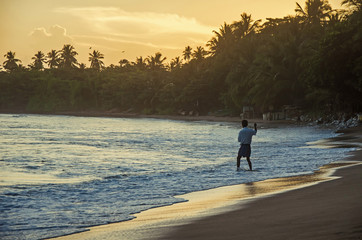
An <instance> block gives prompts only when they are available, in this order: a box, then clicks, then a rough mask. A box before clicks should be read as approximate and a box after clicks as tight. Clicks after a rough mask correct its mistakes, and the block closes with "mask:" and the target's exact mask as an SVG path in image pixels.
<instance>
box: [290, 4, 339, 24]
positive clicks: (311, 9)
mask: <svg viewBox="0 0 362 240" xmlns="http://www.w3.org/2000/svg"><path fill="white" fill-rule="evenodd" d="M331 10H332V7H331V5H330V4H329V3H328V0H307V1H306V2H305V7H304V9H303V8H302V6H301V5H300V4H299V3H297V8H296V9H295V12H296V13H297V15H298V16H300V17H301V18H302V19H303V21H304V22H306V23H311V24H320V23H321V22H323V21H324V20H325V19H326V18H327V17H328V15H329V13H330V11H331Z"/></svg>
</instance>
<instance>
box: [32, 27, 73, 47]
mask: <svg viewBox="0 0 362 240" xmlns="http://www.w3.org/2000/svg"><path fill="white" fill-rule="evenodd" d="M29 37H30V43H31V45H33V46H42V47H47V48H55V47H57V48H59V45H61V46H62V45H63V44H67V43H72V42H73V39H72V37H70V36H68V35H67V31H66V29H65V28H64V27H62V26H59V25H53V26H52V27H50V28H49V30H46V29H45V28H44V27H38V28H35V29H34V30H33V31H31V32H30V33H29Z"/></svg>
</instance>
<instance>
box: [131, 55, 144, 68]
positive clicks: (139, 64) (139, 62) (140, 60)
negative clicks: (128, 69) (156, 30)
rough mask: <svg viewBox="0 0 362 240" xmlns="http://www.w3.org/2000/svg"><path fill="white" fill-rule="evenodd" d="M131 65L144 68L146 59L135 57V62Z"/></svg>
mask: <svg viewBox="0 0 362 240" xmlns="http://www.w3.org/2000/svg"><path fill="white" fill-rule="evenodd" d="M132 65H133V66H135V67H137V68H138V69H145V68H146V60H145V59H143V57H142V56H140V57H138V58H136V62H133V63H132Z"/></svg>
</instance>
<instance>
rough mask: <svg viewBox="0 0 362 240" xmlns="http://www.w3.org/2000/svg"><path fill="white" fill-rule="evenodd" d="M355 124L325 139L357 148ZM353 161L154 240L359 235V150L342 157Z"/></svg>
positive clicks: (359, 137) (360, 137)
mask: <svg viewBox="0 0 362 240" xmlns="http://www.w3.org/2000/svg"><path fill="white" fill-rule="evenodd" d="M361 143H362V131H361V127H358V128H354V129H347V130H345V131H344V134H343V135H341V136H338V137H336V138H333V139H330V140H328V141H326V142H325V144H327V145H334V144H337V145H343V146H346V145H349V146H356V147H357V146H361ZM345 160H347V161H356V162H357V165H352V166H348V167H343V168H340V169H337V170H336V171H335V172H334V173H333V174H332V176H334V177H336V178H334V179H332V180H330V181H325V182H322V183H319V184H316V185H312V186H309V187H304V188H299V189H296V190H292V191H288V192H284V193H280V194H277V195H272V196H270V197H265V198H261V199H258V200H255V201H251V202H249V203H247V204H243V205H240V206H239V207H238V206H235V210H234V211H231V212H227V213H223V214H219V215H215V216H211V217H207V218H203V219H200V220H197V221H194V222H192V223H191V224H186V225H183V226H180V227H176V228H175V229H174V230H172V231H171V232H170V233H169V234H168V235H166V236H163V237H162V238H159V239H361V238H362V165H361V164H360V162H361V160H362V151H361V150H357V151H355V152H353V155H352V156H350V157H348V158H346V159H345Z"/></svg>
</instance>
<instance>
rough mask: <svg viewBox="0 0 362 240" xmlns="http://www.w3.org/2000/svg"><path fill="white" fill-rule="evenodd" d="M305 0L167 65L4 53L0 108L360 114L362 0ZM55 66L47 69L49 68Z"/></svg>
mask: <svg viewBox="0 0 362 240" xmlns="http://www.w3.org/2000/svg"><path fill="white" fill-rule="evenodd" d="M342 4H343V5H344V6H346V7H347V8H348V10H338V9H332V8H331V6H330V4H329V3H328V1H327V0H307V1H306V2H305V3H304V6H303V5H301V4H299V3H297V4H296V8H295V15H293V16H286V17H284V18H267V20H266V21H265V22H263V23H262V22H261V21H260V20H253V18H252V16H251V15H249V14H247V13H242V14H241V18H240V19H239V20H237V21H235V22H232V23H230V24H228V23H223V24H222V25H221V26H220V28H219V29H218V30H215V31H214V36H213V37H212V38H211V39H210V40H209V41H208V42H207V43H205V48H204V47H202V46H197V47H196V48H195V49H193V48H191V47H190V46H186V47H185V49H184V51H183V52H182V56H179V57H176V58H174V59H171V60H170V61H169V63H167V62H166V60H167V59H166V58H165V57H164V56H163V55H162V53H160V52H156V53H155V54H154V55H152V56H148V57H146V58H144V57H142V56H140V57H138V58H136V60H135V61H134V62H132V61H129V60H127V59H121V60H120V61H119V63H118V65H113V64H112V65H110V66H107V67H106V66H105V65H104V63H103V59H104V57H105V56H104V55H103V54H102V53H100V52H99V51H97V50H93V51H92V52H91V53H89V62H90V67H89V68H87V67H86V65H85V64H83V63H79V62H78V60H77V59H76V56H77V54H78V53H77V52H76V50H75V48H74V47H73V46H72V45H69V44H68V45H64V47H63V49H61V50H59V51H58V50H51V51H50V52H49V53H47V54H44V53H42V52H41V51H38V52H37V53H36V54H35V55H34V57H33V58H32V60H33V62H32V64H30V65H29V66H28V67H25V66H23V65H21V61H20V60H19V59H16V58H15V53H14V52H12V51H9V52H8V53H7V54H5V56H4V57H5V61H4V62H3V66H2V67H3V71H2V72H0V110H1V111H3V112H4V111H5V112H6V111H26V112H60V111H87V110H97V111H107V110H114V111H119V112H125V111H127V112H132V111H133V112H138V113H146V114H177V113H178V112H193V113H195V112H197V113H199V114H208V113H209V112H215V111H217V110H219V109H223V110H227V112H228V113H229V114H234V115H238V114H239V113H240V112H241V111H242V109H243V106H253V107H254V109H255V111H257V112H260V113H262V112H265V111H276V110H280V109H282V108H283V107H284V106H286V105H293V106H297V107H299V108H300V109H305V110H307V111H319V112H340V111H342V112H362V25H361V24H362V1H361V0H343V1H342ZM45 65H47V67H46V66H45Z"/></svg>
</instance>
